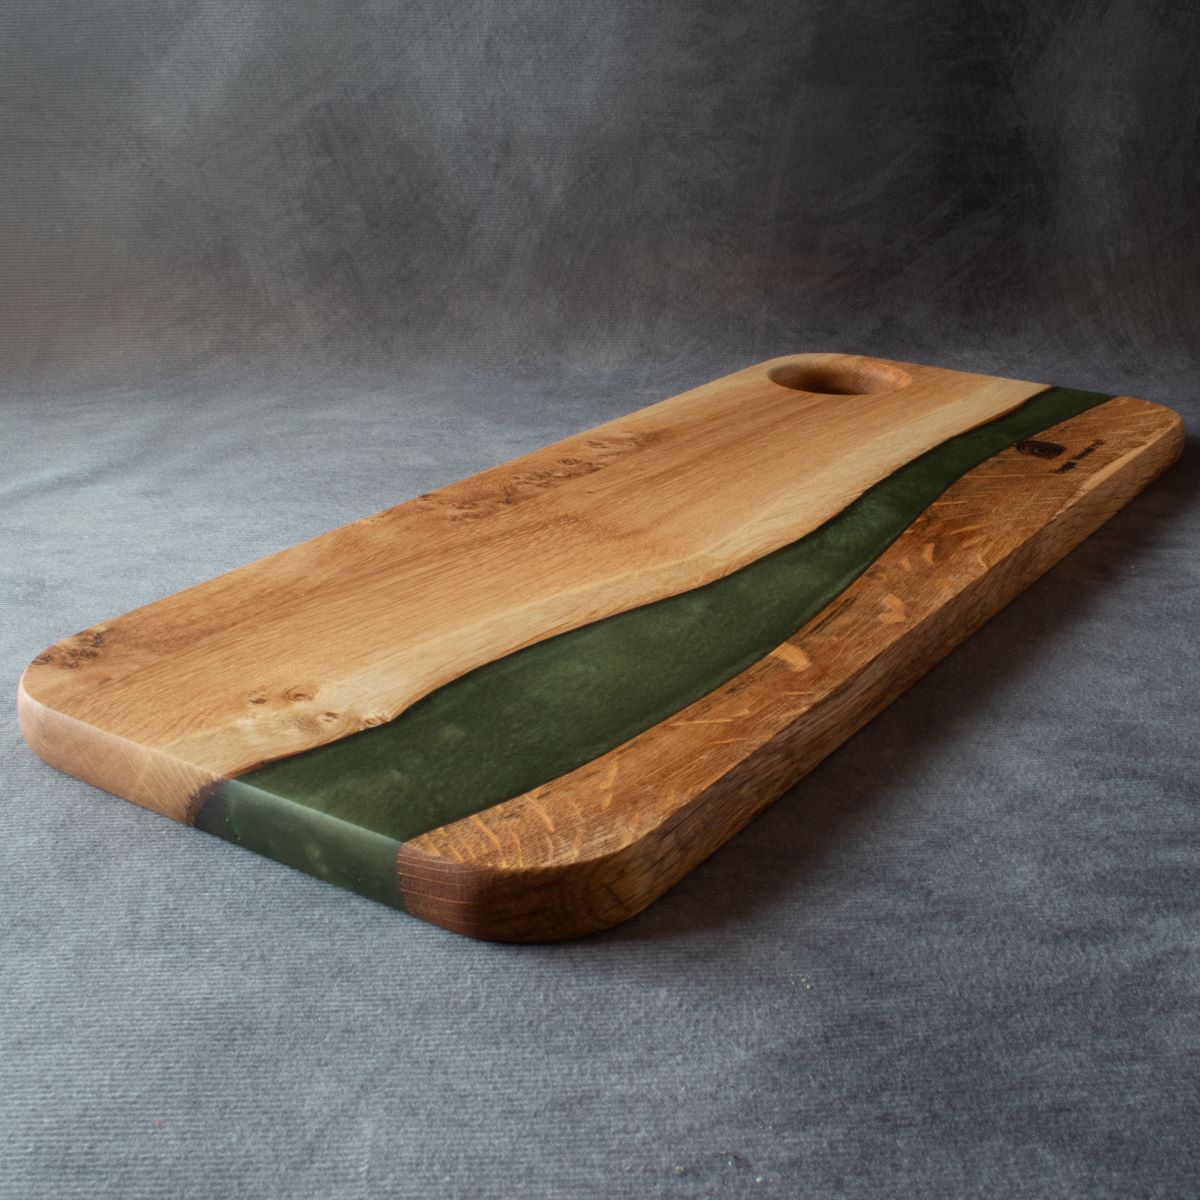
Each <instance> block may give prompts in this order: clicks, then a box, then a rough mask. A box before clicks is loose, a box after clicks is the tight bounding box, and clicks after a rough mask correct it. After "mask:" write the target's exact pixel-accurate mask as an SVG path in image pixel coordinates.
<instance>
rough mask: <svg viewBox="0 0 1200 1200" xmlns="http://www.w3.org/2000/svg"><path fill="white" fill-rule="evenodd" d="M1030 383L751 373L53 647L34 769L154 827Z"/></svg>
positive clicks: (736, 555)
mask: <svg viewBox="0 0 1200 1200" xmlns="http://www.w3.org/2000/svg"><path fill="white" fill-rule="evenodd" d="M1042 387H1043V385H1040V384H1036V383H1030V382H1027V381H1021V380H1008V379H997V378H992V377H988V376H981V375H972V374H967V373H963V372H956V371H948V370H943V369H940V368H935V367H928V366H922V365H918V364H911V363H893V362H888V361H884V360H875V359H862V358H858V357H855V356H849V355H828V354H825V355H795V356H790V357H785V358H781V359H773V360H770V361H768V362H766V363H760V364H757V365H756V366H754V367H750V368H748V369H746V370H744V371H741V372H738V373H736V374H734V375H730V376H727V377H725V378H724V379H720V380H717V381H715V382H713V383H709V384H706V385H704V386H703V387H699V388H696V389H694V390H692V391H689V392H685V393H683V394H682V395H680V396H676V397H674V398H673V399H671V400H667V401H664V402H662V403H661V404H657V405H653V406H651V407H649V408H646V409H643V410H641V411H639V412H636V413H633V414H631V415H629V416H627V417H622V418H619V419H618V420H616V421H612V422H609V423H608V424H606V425H602V426H599V427H598V428H596V429H594V430H591V431H589V432H587V433H584V434H580V435H578V436H576V437H573V438H568V439H566V440H565V441H563V442H560V443H558V444H557V445H555V446H551V447H548V448H547V449H545V450H541V451H538V452H536V453H534V454H530V455H527V456H525V457H523V458H520V459H516V460H514V461H513V462H511V463H507V464H505V465H503V466H500V467H497V468H494V469H493V470H491V471H487V472H484V473H483V474H481V475H478V476H475V477H473V478H471V479H467V480H463V481H461V482H459V483H456V484H452V485H450V486H448V487H445V488H442V489H440V490H438V491H436V492H432V493H430V494H428V495H426V496H422V497H419V498H418V499H416V500H413V501H409V502H408V503H405V504H401V505H397V506H396V507H394V508H391V509H387V510H385V511H384V512H381V513H378V514H375V515H374V516H371V517H366V518H364V519H363V520H361V521H357V522H355V523H353V524H351V525H347V526H344V527H343V528H341V529H338V530H335V531H333V532H331V533H328V534H325V535H323V536H321V537H318V538H314V539H312V540H310V541H308V542H304V543H302V544H301V545H299V546H295V547H292V548H291V549H288V550H284V551H282V552H280V553H279V554H275V555H272V556H270V557H268V558H265V559H262V560H260V561H259V562H256V563H252V564H250V565H249V566H246V567H243V568H240V569H239V570H236V571H232V572H230V573H229V574H226V575H223V576H220V577H219V578H217V579H213V580H209V581H207V582H205V583H202V584H199V585H197V586H196V587H193V588H189V589H187V590H186V591H183V592H179V593H177V594H175V595H173V596H170V597H167V598H166V599H163V600H159V601H156V602H155V603H153V604H150V605H147V606H145V607H144V608H141V609H138V610H136V611H134V612H132V613H129V614H126V615H125V616H123V617H119V618H117V619H115V620H113V621H110V622H107V623H105V624H102V625H99V626H95V627H93V628H91V629H88V630H85V631H83V632H82V633H80V634H77V635H75V636H74V637H71V638H67V639H64V640H63V641H61V642H58V643H56V644H55V645H53V646H51V647H50V648H49V649H48V650H47V651H45V652H44V653H43V654H41V655H39V656H38V658H37V659H36V660H35V661H34V663H32V664H31V665H30V667H29V668H28V669H27V671H26V672H25V674H24V676H23V677H22V680H21V684H20V688H19V694H18V707H19V712H20V717H21V721H22V726H23V728H24V730H25V732H26V736H27V738H28V739H29V741H30V743H31V745H32V746H33V747H34V749H35V750H36V751H37V752H38V753H39V754H40V755H41V756H42V757H43V758H45V759H46V760H47V761H48V762H50V763H51V764H53V765H55V766H58V767H61V768H62V769H63V770H66V771H69V772H71V773H72V774H75V775H78V776H80V777H81V778H83V779H86V780H88V781H89V782H91V783H94V784H97V785H98V786H100V787H104V788H106V789H108V790H109V791H113V792H116V793H118V794H119V795H123V796H125V797H127V798H128V799H131V800H134V801H136V802H138V803H140V804H144V805H146V806H148V807H151V808H154V809H157V810H158V811H161V812H164V813H166V814H167V815H169V816H173V817H176V818H179V819H186V816H187V813H188V805H189V802H190V800H191V797H192V796H193V795H194V794H195V793H196V792H197V790H198V789H199V788H201V787H203V786H204V785H206V784H208V783H210V782H212V780H214V779H216V778H222V777H233V776H237V775H239V774H242V773H244V772H246V771H248V770H250V769H252V768H254V767H256V766H259V765H260V764H262V763H265V762H269V761H272V760H275V759H278V758H282V757H286V756H289V755H292V754H296V753H298V752H300V751H303V750H307V749H310V748H312V747H315V746H320V745H324V744H327V743H329V742H332V741H335V740H337V739H340V738H344V737H347V736H349V735H350V734H352V733H355V732H358V731H359V730H361V729H364V728H368V727H370V726H372V725H377V724H380V723H382V722H386V721H389V720H391V719H392V718H394V717H395V716H396V715H397V714H398V713H399V712H401V711H402V710H403V709H405V708H407V707H408V706H409V705H410V704H412V703H413V702H414V701H415V700H417V699H419V698H420V697H422V696H424V695H426V694H427V693H428V692H430V691H431V690H433V689H435V688H436V687H438V686H440V685H441V684H443V683H446V682H447V681H449V680H451V679H454V678H456V677H458V676H460V675H462V674H464V673H466V672H467V671H469V670H471V669H472V668H474V667H477V666H479V665H481V664H483V663H487V662H490V661H493V660H495V659H497V658H499V657H501V656H503V655H505V654H507V653H509V652H511V651H513V650H516V649H519V648H521V647H523V646H526V645H529V644H531V643H533V642H536V641H540V640H542V639H545V638H548V637H551V636H553V635H554V634H557V633H561V632H563V631H565V630H568V629H573V628H577V627H579V626H582V625H586V624H589V623H590V622H593V621H595V620H597V619H599V618H601V617H604V616H608V615H611V614H613V613H616V612H621V611H625V610H627V609H630V608H634V607H637V606H639V605H642V604H645V603H647V602H649V601H652V600H655V599H658V598H660V597H663V596H667V595H672V594H675V593H678V592H680V591H684V590H686V589H689V588H692V587H695V586H697V585H699V584H702V583H705V582H708V581H710V580H712V579H715V578H718V577H720V576H722V575H724V574H727V573H728V572H730V571H732V570H734V569H736V568H737V567H740V566H742V565H744V564H746V563H747V562H750V561H752V560H754V559H757V558H759V557H761V556H762V555H764V554H766V553H767V552H769V551H771V550H774V549H776V548H778V547H779V546H781V545H784V544H786V543H788V542H791V541H794V540H795V539H797V538H799V537H801V536H803V535H804V534H805V533H807V532H809V531H810V530H812V529H813V528H815V527H816V526H818V525H820V524H821V523H822V522H824V521H825V520H827V519H828V518H829V517H830V516H832V515H834V514H835V513H837V512H838V511H840V510H841V509H842V508H844V507H845V505H846V504H848V503H849V502H850V501H852V500H853V499H854V498H856V497H857V496H858V495H860V494H861V493H862V492H863V491H864V490H865V489H866V488H868V487H869V486H871V485H872V484H874V483H875V482H877V481H878V480H880V479H881V478H883V477H885V476H887V475H888V474H890V473H891V472H892V471H894V470H895V469H896V468H898V467H900V466H902V465H903V464H904V463H906V462H908V461H909V460H911V459H912V458H914V457H916V456H917V455H919V454H921V453H923V452H924V451H926V450H928V449H929V448H931V447H932V446H935V445H938V444H940V443H941V442H943V441H945V440H946V439H947V438H949V437H951V436H953V435H954V434H957V433H960V432H962V431H964V430H966V429H969V428H972V427H974V426H976V425H979V424H981V423H983V422H986V421H989V420H991V419H994V418H995V417H997V416H1000V415H1001V414H1003V413H1005V412H1007V411H1009V410H1011V409H1012V408H1014V407H1016V406H1017V405H1019V404H1020V403H1021V402H1023V401H1024V400H1026V399H1028V398H1029V397H1030V396H1032V395H1033V394H1035V393H1037V392H1039V391H1041V390H1042Z"/></svg>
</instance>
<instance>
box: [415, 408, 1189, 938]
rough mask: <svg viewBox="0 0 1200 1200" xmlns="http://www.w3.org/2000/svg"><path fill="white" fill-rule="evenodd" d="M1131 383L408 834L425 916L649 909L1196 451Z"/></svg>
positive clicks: (601, 919)
mask: <svg viewBox="0 0 1200 1200" xmlns="http://www.w3.org/2000/svg"><path fill="white" fill-rule="evenodd" d="M1182 442H1183V435H1182V427H1181V425H1180V422H1179V418H1178V417H1177V416H1176V415H1175V414H1174V413H1172V412H1170V411H1169V410H1167V409H1164V408H1160V407H1158V406H1156V405H1152V404H1148V403H1146V402H1144V401H1141V400H1135V399H1131V398H1128V397H1118V398H1116V399H1113V400H1111V401H1109V402H1107V403H1105V404H1102V405H1100V406H1099V407H1097V408H1095V409H1092V410H1091V411H1089V412H1086V413H1084V414H1083V415H1081V416H1078V417H1075V418H1073V419H1071V420H1070V421H1067V422H1064V423H1063V424H1061V425H1059V426H1056V427H1054V428H1052V429H1050V430H1047V431H1046V432H1045V433H1043V434H1040V435H1039V436H1038V438H1037V439H1036V441H1035V443H1034V444H1033V445H1028V444H1024V445H1022V446H1019V447H1015V448H1013V449H1010V450H1007V451H1004V452H1003V453H1001V454H999V455H997V456H995V457H994V458H992V459H989V460H988V461H987V462H985V463H984V464H983V465H982V466H980V467H977V468H976V469H974V470H973V471H971V472H970V473H969V474H967V475H966V476H964V477H963V478H962V479H961V480H960V481H959V482H958V483H957V484H955V485H954V486H953V487H952V488H951V489H950V490H949V491H947V492H946V493H945V494H944V495H943V496H942V497H941V498H940V499H939V500H937V501H936V502H935V503H934V504H933V505H932V506H931V507H930V508H929V509H928V510H927V511H926V513H925V514H924V515H923V516H922V517H921V518H920V519H919V520H917V521H916V522H915V523H914V524H913V525H912V526H910V527H909V529H908V530H907V531H906V532H905V533H904V534H903V535H902V537H901V538H900V539H899V540H898V541H897V542H895V543H894V544H893V545H892V546H891V548H890V549H889V550H887V551H886V553H885V554H884V555H883V556H882V557H881V558H879V559H878V560H877V561H876V562H875V564H874V565H873V566H872V567H871V568H870V569H869V570H868V571H867V572H866V573H865V574H864V575H862V576H861V577H860V578H859V579H858V580H857V581H856V582H855V583H853V584H852V585H851V586H850V587H849V588H848V589H847V590H846V591H845V592H844V593H842V595H841V596H839V597H838V599H836V600H835V601H834V602H833V603H831V604H830V605H828V606H827V607H826V608H825V609H824V610H823V611H822V612H821V613H820V614H818V615H817V616H816V617H815V618H814V619H813V620H812V621H810V622H809V623H808V624H807V625H806V626H805V627H804V628H803V629H801V630H800V631H799V632H798V633H797V634H796V635H795V636H794V637H793V638H791V639H789V640H788V641H787V642H786V643H784V644H783V645H782V646H780V647H779V648H778V649H777V650H776V651H775V652H774V653H772V654H771V655H769V656H768V657H767V658H765V659H764V660H762V661H761V662H759V663H757V664H756V665H754V666H753V667H751V668H750V669H749V670H747V671H745V672H743V673H742V674H741V675H739V676H737V677H736V678H734V679H733V680H731V681H730V682H729V683H727V684H726V685H724V686H722V687H720V688H718V689H717V690H716V691H714V692H712V693H710V694H709V695H708V696H706V697H704V698H703V699H702V700H700V701H698V702H697V703H695V704H692V705H691V706H690V707H688V708H686V709H684V710H682V711H681V712H679V713H678V714H676V716H674V717H672V718H669V719H668V720H667V721H665V722H663V723H662V724H660V725H657V726H655V727H654V728H653V729H652V730H649V731H647V733H645V734H642V735H641V736H639V737H637V738H634V739H633V740H631V741H629V742H626V743H625V744H624V745H622V746H620V747H618V748H617V749H615V750H613V751H612V752H610V753H609V754H606V755H604V756H602V757H600V758H597V759H595V760H593V761H592V762H590V763H588V764H587V765H585V766H583V767H581V768H580V769H578V770H576V771H574V772H572V773H571V774H569V775H566V776H563V777H561V778H559V779H557V780H554V781H553V782H551V783H549V784H546V785H545V786H543V787H539V788H536V789H534V790H533V791H531V792H528V793H526V794H524V795H522V796H519V797H517V798H515V799H513V800H510V801H507V802H505V803H503V804H500V805H497V806H495V807H493V808H490V809H488V810H486V811H485V812H482V813H478V814H476V815H475V816H472V817H469V818H467V819H465V820H462V821H457V822H455V823H453V824H451V825H446V826H443V827H441V828H439V829H435V830H433V831H431V832H429V833H426V834H423V835H422V836H420V837H418V838H415V839H413V840H411V841H409V842H406V843H404V845H403V846H402V847H401V848H400V851H399V857H398V867H399V873H400V882H401V892H402V895H403V898H404V903H405V905H406V907H407V908H408V909H409V911H410V912H412V913H414V914H416V915H418V916H420V917H423V918H425V919H426V920H429V921H433V922H435V923H437V924H439V925H443V926H446V927H447V928H450V929H454V930H457V931H459V932H462V933H467V934H470V935H472V936H475V937H484V938H491V939H499V940H508V941H543V940H553V939H557V938H564V937H570V936H575V935H578V934H582V933H587V932H591V931H595V930H598V929H603V928H605V927H607V926H610V925H613V924H615V923H617V922H619V921H622V920H625V919H626V918H628V917H629V916H631V915H633V914H634V913H636V912H638V911H640V910H641V909H642V908H644V907H645V906H646V905H647V904H649V903H650V902H651V901H652V900H654V899H655V898H656V897H657V896H659V895H661V894H662V893H663V892H664V891H665V890H666V889H667V888H669V887H670V886H671V885H672V884H674V883H675V882H676V881H677V880H678V879H680V878H681V877H682V876H683V875H684V874H685V873H686V872H687V871H689V870H691V869H692V868H693V867H694V866H695V865H696V864H697V863H698V862H700V861H701V860H702V859H704V858H705V857H707V856H708V855H709V854H710V853H712V851H713V850H715V849H716V848H717V847H718V846H719V845H721V844H722V843H723V842H724V841H725V840H727V839H728V838H729V837H730V836H732V835H733V834H734V833H735V832H736V831H737V830H738V829H740V828H741V827H742V826H743V825H744V824H745V823H746V822H747V821H748V820H749V819H750V818H751V817H752V816H753V815H754V814H755V813H756V812H758V811H760V810H761V809H762V808H763V807H764V806H765V805H767V804H768V803H770V802H771V801H772V800H773V799H774V798H775V797H776V796H778V795H779V794H780V793H781V792H783V791H784V790H785V789H786V788H788V787H789V786H790V785H791V784H792V783H794V782H795V781H796V780H797V779H798V778H799V777H801V776H802V775H803V774H804V773H805V772H807V771H809V770H811V768H812V767H813V766H815V765H816V764H817V763H818V762H819V761H820V760H821V759H822V758H823V757H824V756H825V755H826V754H828V753H829V752H830V751H831V750H833V749H834V748H835V747H836V746H838V745H839V744H840V743H841V742H843V741H844V740H845V739H846V738H847V737H849V736H850V735H851V734H853V733H854V732H855V731H856V730H857V729H858V728H860V727H861V726H862V725H863V724H865V722H867V721H868V720H869V719H870V718H871V717H872V716H874V715H875V714H876V713H877V712H878V711H879V710H880V709H882V708H883V707H884V706H886V705H887V704H888V703H889V702H890V701H891V700H893V699H895V697H896V696H898V695H899V694H900V693H901V692H902V691H904V690H905V689H906V688H907V687H909V686H910V685H911V684H912V683H913V682H915V680H916V679H918V678H919V677H920V676H921V675H922V674H923V673H924V672H925V671H927V670H928V669H929V668H930V667H931V666H932V665H933V664H934V663H936V662H937V661H938V660H939V659H941V658H942V657H943V656H944V655H945V654H946V653H947V652H948V651H949V650H951V649H952V648H953V647H954V646H956V645H957V644H958V643H959V642H961V641H962V640H963V639H964V638H966V637H967V636H968V635H969V634H970V633H972V632H973V631H974V630H975V629H976V628H978V627H979V626H980V625H981V624H982V623H983V622H984V621H986V620H987V619H988V617H990V616H991V615H992V614H993V613H995V612H996V611H997V610H998V609H1000V608H1001V607H1003V606H1004V605H1005V604H1006V603H1008V602H1009V601H1010V600H1011V599H1012V598H1013V597H1014V596H1016V595H1017V594H1018V593H1019V592H1020V591H1022V590H1023V589H1024V588H1025V587H1027V586H1028V585H1029V584H1030V583H1032V582H1033V580H1035V579H1036V578H1037V577H1038V576H1039V575H1041V574H1042V573H1043V572H1044V571H1046V570H1047V569H1048V568H1049V567H1050V566H1052V565H1053V564H1054V563H1055V562H1057V561H1058V559H1060V558H1061V557H1062V556H1063V555H1064V554H1066V553H1067V552H1068V551H1069V550H1070V549H1071V548H1072V547H1074V546H1075V545H1076V544H1078V543H1079V542H1080V541H1081V540H1082V539H1083V538H1085V537H1086V536H1087V535H1088V534H1090V533H1091V532H1092V531H1093V530H1094V529H1096V527H1097V526H1099V525H1100V524H1101V523H1102V522H1103V521H1105V520H1106V519H1107V518H1108V517H1110V516H1111V515H1112V514H1113V513H1114V512H1116V511H1117V510H1118V509H1119V508H1120V507H1121V506H1122V505H1124V504H1125V503H1127V502H1128V501H1129V500H1130V499H1131V498H1132V497H1133V496H1134V495H1135V494H1136V493H1137V492H1138V491H1140V490H1141V489H1142V488H1143V487H1145V486H1146V484H1147V483H1148V482H1149V481H1150V480H1151V479H1153V478H1154V477H1155V476H1156V475H1158V474H1159V473H1160V472H1161V471H1163V470H1164V469H1165V468H1166V467H1167V466H1169V465H1170V463H1171V462H1173V461H1174V460H1175V459H1176V458H1177V457H1178V455H1179V452H1180V450H1181V448H1182Z"/></svg>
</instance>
